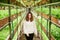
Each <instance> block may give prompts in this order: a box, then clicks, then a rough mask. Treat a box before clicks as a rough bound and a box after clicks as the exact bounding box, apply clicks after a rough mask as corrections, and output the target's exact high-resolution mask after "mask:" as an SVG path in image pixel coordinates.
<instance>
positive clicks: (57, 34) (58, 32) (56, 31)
mask: <svg viewBox="0 0 60 40" xmlns="http://www.w3.org/2000/svg"><path fill="white" fill-rule="evenodd" d="M39 21H40V22H41V18H40V19H39ZM42 25H43V26H44V27H45V29H46V30H47V31H49V21H48V25H47V20H46V19H44V18H42ZM51 34H52V35H53V36H54V38H55V39H56V40H60V28H58V27H57V26H56V25H54V24H52V23H51Z"/></svg>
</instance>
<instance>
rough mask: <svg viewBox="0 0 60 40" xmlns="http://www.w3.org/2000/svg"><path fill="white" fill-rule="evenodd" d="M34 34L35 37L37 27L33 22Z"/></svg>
mask: <svg viewBox="0 0 60 40" xmlns="http://www.w3.org/2000/svg"><path fill="white" fill-rule="evenodd" d="M34 34H35V35H36V36H37V27H36V23H35V21H34Z"/></svg>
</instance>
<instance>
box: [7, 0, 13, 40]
mask: <svg viewBox="0 0 60 40" xmlns="http://www.w3.org/2000/svg"><path fill="white" fill-rule="evenodd" d="M8 4H10V0H8ZM8 7H9V29H10V38H9V40H12V39H11V18H10V16H11V7H10V6H8Z"/></svg>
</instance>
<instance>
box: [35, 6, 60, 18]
mask: <svg viewBox="0 0 60 40" xmlns="http://www.w3.org/2000/svg"><path fill="white" fill-rule="evenodd" d="M35 11H36V12H42V13H45V14H48V15H49V7H42V8H41V7H36V8H35ZM51 14H52V16H54V17H55V18H57V19H60V8H52V7H51Z"/></svg>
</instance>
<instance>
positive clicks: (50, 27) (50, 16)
mask: <svg viewBox="0 0 60 40" xmlns="http://www.w3.org/2000/svg"><path fill="white" fill-rule="evenodd" d="M51 2H52V1H51V0H50V3H51ZM49 15H50V16H49V20H51V5H50V6H49ZM49 40H51V21H49Z"/></svg>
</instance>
